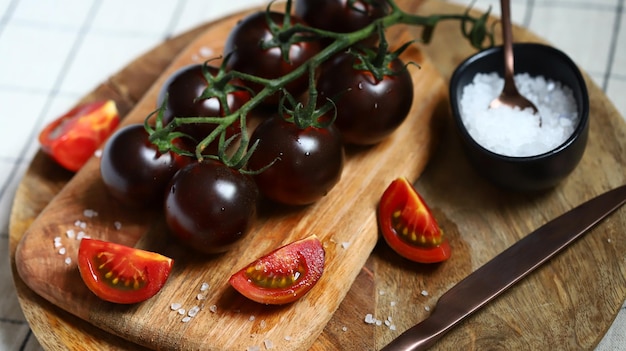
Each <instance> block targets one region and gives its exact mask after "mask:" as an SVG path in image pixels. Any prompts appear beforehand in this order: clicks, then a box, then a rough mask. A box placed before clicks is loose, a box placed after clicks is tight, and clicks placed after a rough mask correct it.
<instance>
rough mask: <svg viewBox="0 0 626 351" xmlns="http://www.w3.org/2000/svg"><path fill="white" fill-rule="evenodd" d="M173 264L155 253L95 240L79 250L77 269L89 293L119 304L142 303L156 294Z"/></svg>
mask: <svg viewBox="0 0 626 351" xmlns="http://www.w3.org/2000/svg"><path fill="white" fill-rule="evenodd" d="M173 263H174V261H173V260H172V259H171V258H169V257H165V256H163V255H160V254H158V253H155V252H150V251H145V250H141V249H136V248H132V247H128V246H125V245H121V244H116V243H112V242H108V241H102V240H96V239H89V238H84V239H82V240H81V243H80V247H79V248H78V269H79V271H80V276H81V277H82V279H83V281H84V282H85V284H86V285H87V287H88V288H89V290H91V291H92V292H93V293H94V294H95V295H96V296H98V297H99V298H101V299H103V300H105V301H109V302H114V303H119V304H132V303H138V302H142V301H145V300H147V299H149V298H151V297H152V296H154V295H155V294H156V293H158V292H159V290H161V288H162V287H163V285H165V282H166V281H167V278H168V277H169V275H170V272H171V270H172V265H173Z"/></svg>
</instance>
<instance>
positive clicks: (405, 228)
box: [378, 178, 451, 263]
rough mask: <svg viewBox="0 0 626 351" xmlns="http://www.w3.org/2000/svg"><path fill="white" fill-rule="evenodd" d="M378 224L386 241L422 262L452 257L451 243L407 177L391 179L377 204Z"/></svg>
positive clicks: (413, 259) (396, 249) (398, 250)
mask: <svg viewBox="0 0 626 351" xmlns="http://www.w3.org/2000/svg"><path fill="white" fill-rule="evenodd" d="M378 224H379V226H380V230H381V232H382V235H383V238H384V239H385V241H386V242H387V244H388V245H389V246H390V247H391V248H392V249H393V250H394V251H395V252H397V253H398V254H399V255H400V256H402V257H404V258H407V259H409V260H411V261H415V262H419V263H436V262H441V261H445V260H447V259H448V258H449V257H450V253H451V252H450V245H449V244H448V241H447V240H446V238H445V237H444V234H443V231H442V230H441V228H440V227H439V225H438V224H437V221H436V220H435V218H434V217H433V215H432V213H431V211H430V209H429V208H428V206H427V205H426V202H425V201H424V199H422V197H421V196H420V194H419V193H418V192H417V190H415V188H414V187H413V185H412V184H411V183H410V182H409V181H408V180H407V179H406V178H398V179H396V180H394V181H393V182H391V184H390V185H389V186H388V187H387V189H386V190H385V192H384V193H383V195H382V197H381V199H380V204H379V206H378Z"/></svg>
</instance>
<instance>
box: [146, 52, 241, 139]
mask: <svg viewBox="0 0 626 351" xmlns="http://www.w3.org/2000/svg"><path fill="white" fill-rule="evenodd" d="M203 66H204V67H205V68H206V70H207V71H208V73H209V74H212V75H215V74H216V73H217V72H218V68H217V67H213V66H209V65H206V66H205V65H203V64H193V65H189V66H186V67H183V68H180V69H179V70H177V71H176V72H174V73H173V74H172V75H171V76H170V77H169V78H168V80H167V81H166V82H165V84H163V86H162V88H161V90H160V92H159V95H158V99H157V104H158V107H161V106H162V104H163V101H164V100H165V97H166V96H167V104H166V106H165V110H164V111H163V123H164V124H167V123H169V122H171V121H172V120H173V119H174V117H223V116H225V115H226V111H227V110H226V108H225V106H222V104H221V103H220V101H219V100H218V99H217V98H216V97H211V98H208V99H204V98H202V99H200V98H199V97H200V96H201V95H202V93H203V92H204V90H205V89H207V88H208V87H209V86H210V83H209V82H208V81H207V79H206V77H205V75H204V69H203ZM229 83H230V84H232V85H234V86H243V85H244V84H243V82H241V81H239V80H237V79H234V80H232V81H230V82H229ZM250 97H251V96H250V92H249V91H247V90H236V91H233V92H229V93H228V94H227V95H226V100H227V104H228V111H230V112H231V113H232V112H234V111H237V110H238V109H239V108H240V107H241V106H242V105H243V104H245V103H246V102H248V100H250ZM214 129H215V124H209V123H192V124H183V125H181V126H179V127H178V130H180V131H181V132H184V133H186V134H188V135H190V136H192V137H193V138H195V139H196V140H197V141H200V140H202V139H204V138H205V137H206V136H208V135H209V134H210V133H211V132H212V131H213V130H214ZM239 130H240V129H239V125H238V123H234V124H232V125H231V126H230V127H229V128H228V129H227V136H232V135H234V134H236V133H238V132H239Z"/></svg>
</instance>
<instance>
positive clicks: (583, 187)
mask: <svg viewBox="0 0 626 351" xmlns="http://www.w3.org/2000/svg"><path fill="white" fill-rule="evenodd" d="M408 2H409V1H408V0H407V1H399V3H400V6H403V7H405V8H406V6H404V5H405V3H408ZM411 6H414V5H413V4H411ZM420 11H421V12H423V13H440V12H455V13H459V12H462V11H464V9H463V8H460V7H458V6H454V5H450V4H445V3H439V2H432V3H427V4H426V5H424V6H422V7H421V8H420ZM209 25H210V24H207V25H205V26H203V27H201V28H198V29H196V30H194V31H191V32H189V33H186V34H184V35H182V36H180V37H177V38H174V39H172V40H170V41H167V42H165V43H163V44H162V45H160V46H159V47H157V48H155V49H154V50H152V51H151V52H150V53H147V54H146V55H144V56H142V57H140V58H138V59H137V60H136V61H135V62H133V63H131V64H130V65H129V66H128V67H126V68H125V69H124V70H122V71H121V72H120V73H118V74H116V75H115V76H114V77H112V78H111V79H110V80H109V81H107V82H106V83H104V84H103V85H102V86H101V87H99V88H98V89H97V90H96V91H94V92H92V93H91V94H89V95H88V96H87V97H86V98H85V99H93V98H95V97H99V98H101V97H111V98H115V99H116V101H118V102H120V103H119V105H120V110H121V112H122V113H125V112H127V111H128V110H130V108H131V107H132V106H133V105H134V104H135V103H136V102H137V101H138V100H139V98H140V97H141V96H142V95H143V92H145V91H146V90H147V89H148V88H149V87H150V85H151V83H152V81H154V79H156V76H157V75H158V74H159V73H160V72H161V71H162V70H163V69H164V67H166V66H167V64H168V62H169V60H171V59H172V58H173V57H174V55H175V54H176V53H177V52H178V51H180V50H181V49H182V48H183V47H184V46H185V44H186V43H188V42H189V41H191V39H193V38H194V37H195V36H196V35H197V34H198V33H200V32H201V31H202V30H203V28H205V27H206V26H209ZM514 35H515V38H516V39H517V40H518V41H541V39H540V38H538V37H537V36H535V35H533V34H532V33H528V32H527V31H525V30H523V29H520V28H516V31H515V32H514ZM422 50H423V51H424V52H426V53H427V55H428V56H429V57H430V58H431V59H432V60H433V61H434V62H435V65H436V66H437V68H438V69H439V70H440V71H441V73H442V75H443V76H444V77H446V78H449V77H450V75H451V72H452V70H453V69H454V67H456V65H457V64H458V63H459V62H460V61H461V60H462V59H463V58H465V57H467V56H468V55H470V54H472V53H473V52H474V51H473V50H472V49H471V48H470V47H469V46H468V45H466V43H465V42H464V41H463V40H462V39H461V37H460V35H459V33H458V24H456V23H455V24H452V23H450V24H442V25H441V26H440V27H438V28H437V30H436V32H435V36H434V40H433V43H431V44H429V45H427V46H424V47H423V48H422ZM131 82H132V83H131ZM587 83H588V88H589V91H590V100H591V101H590V102H591V119H592V120H591V130H590V139H589V145H588V149H587V151H586V153H585V156H584V157H583V160H582V162H581V164H580V166H579V167H578V168H577V169H576V170H575V172H574V173H573V174H572V175H571V176H570V177H569V178H568V179H567V180H566V181H564V182H563V183H562V184H561V185H559V186H558V187H557V188H555V189H553V190H552V191H549V192H544V193H539V194H517V193H508V192H504V191H502V190H500V189H497V188H493V187H492V186H490V185H489V184H487V183H485V182H484V180H482V179H481V178H479V176H478V175H476V173H475V172H474V170H472V169H471V168H470V166H469V165H468V164H467V162H466V160H465V158H464V155H463V154H462V150H460V145H459V143H458V140H457V139H456V137H455V135H454V134H453V132H452V129H451V121H450V119H449V118H448V119H446V123H447V124H446V128H445V130H444V135H443V139H442V140H443V142H442V143H441V147H440V149H439V150H438V153H437V154H436V155H435V158H434V159H433V160H432V161H431V163H430V164H429V166H428V168H427V170H426V172H425V173H424V174H423V175H422V177H421V178H420V180H419V181H418V183H417V186H418V190H419V191H420V192H421V193H422V194H423V195H424V197H425V198H426V199H427V201H428V202H429V204H430V205H431V207H432V208H433V211H434V213H435V216H437V217H438V219H439V221H440V224H441V225H442V227H443V228H444V230H446V231H447V233H448V235H449V236H450V237H451V238H452V240H453V241H452V247H453V252H454V253H453V258H451V259H450V260H449V261H448V262H446V263H444V264H443V265H441V266H438V267H437V268H434V267H430V266H429V267H425V266H421V265H416V264H412V263H409V262H407V261H405V260H401V259H399V258H397V256H395V255H394V254H393V253H392V252H391V250H390V249H389V248H388V247H387V246H386V245H383V244H381V245H379V246H378V247H377V248H376V249H375V251H374V253H373V254H372V255H371V256H370V258H369V259H368V261H367V263H366V265H365V267H364V268H363V270H362V271H361V273H360V274H359V276H358V277H357V279H356V281H355V283H354V284H353V286H352V288H351V290H350V291H349V293H348V295H347V296H346V298H345V300H344V301H343V303H342V304H341V306H340V308H339V310H338V311H337V312H336V313H335V315H334V316H333V318H332V319H331V321H330V323H329V324H328V325H327V326H326V328H325V329H324V332H323V334H322V335H321V337H320V338H319V339H318V341H317V342H316V343H315V344H314V346H313V349H314V350H329V349H341V350H373V349H379V348H380V347H382V346H383V345H385V344H386V343H387V342H389V341H390V340H391V339H393V338H394V337H395V336H397V335H399V334H400V333H401V332H402V331H403V330H405V329H407V328H409V327H410V326H412V325H413V324H415V323H417V322H419V321H420V320H422V319H424V318H425V317H426V316H427V315H428V312H427V311H426V308H427V307H428V308H433V307H434V305H435V302H436V300H437V298H438V296H440V295H441V294H443V293H444V292H445V291H446V290H447V289H449V288H450V287H451V286H452V285H453V284H454V283H455V282H457V281H459V280H461V279H462V278H463V277H465V276H466V275H467V274H469V273H470V272H472V271H473V270H475V269H476V268H478V267H479V266H480V265H482V264H483V263H485V262H486V261H487V260H489V259H490V258H492V257H493V256H495V255H496V254H497V253H499V252H500V251H502V250H504V249H505V248H506V247H508V246H510V245H511V244H513V243H514V242H515V241H516V240H518V239H519V238H520V237H522V236H523V235H525V234H527V233H529V232H530V231H532V230H533V229H535V228H536V227H538V226H540V225H541V224H543V223H545V222H546V221H548V220H550V219H551V218H553V217H556V216H557V215H559V214H560V213H562V212H564V211H566V210H568V209H570V208H572V207H574V206H576V205H577V204H579V203H580V202H582V201H584V200H586V199H588V198H590V197H592V196H594V195H597V194H599V193H601V192H603V191H605V190H608V189H609V188H613V187H615V186H618V185H621V184H623V183H625V179H624V178H625V175H624V172H623V169H624V165H625V163H626V156H625V153H624V144H623V143H624V142H623V140H626V124H625V123H624V121H623V119H622V118H621V116H619V114H618V113H617V111H616V110H615V108H614V107H613V106H612V104H611V103H610V102H609V101H608V100H607V98H606V97H605V96H604V94H603V93H602V92H601V90H600V89H599V88H598V87H597V86H595V85H594V84H593V83H592V82H591V81H590V80H589V79H587ZM70 177H71V174H69V173H67V172H64V171H63V170H61V169H59V168H58V167H57V166H56V165H54V164H53V163H52V162H50V161H49V159H48V158H47V157H46V156H44V155H42V154H41V153H39V154H37V155H36V156H35V158H34V160H33V162H32V164H31V165H30V167H29V169H28V171H27V173H26V174H25V176H24V179H23V180H22V183H21V184H20V186H19V188H18V191H17V194H16V197H15V201H14V207H13V211H12V214H11V223H10V228H9V229H10V230H9V232H10V256H11V264H12V267H13V273H14V274H13V275H14V282H15V286H16V289H17V293H18V297H19V299H20V303H21V305H22V309H23V310H24V313H25V315H26V318H27V320H28V321H29V323H30V324H31V326H32V328H33V331H34V333H35V335H36V336H37V338H38V339H39V341H40V342H41V344H42V345H43V346H44V347H45V348H46V349H50V350H58V349H76V348H78V347H81V348H87V349H98V350H137V349H141V348H140V347H138V346H137V345H135V344H133V343H129V342H128V341H125V340H123V339H121V338H118V337H115V336H112V335H110V334H108V333H106V332H104V331H101V330H100V329H98V328H95V327H93V326H91V325H90V324H88V323H86V322H84V321H83V320H82V319H79V318H76V317H74V316H72V315H70V314H68V313H66V312H65V311H63V310H61V309H59V308H57V307H55V306H53V305H52V304H50V303H48V302H47V301H46V300H45V299H43V298H41V297H39V296H38V295H37V294H35V293H34V292H33V291H31V290H30V289H29V288H28V287H27V286H26V285H25V284H24V283H23V282H22V281H21V279H20V277H19V276H18V275H17V272H16V271H15V261H14V253H15V248H16V246H17V243H18V242H19V240H20V238H21V237H22V235H23V233H24V232H25V231H26V229H27V228H28V227H29V225H30V223H31V222H32V221H33V220H34V219H35V218H36V216H37V214H38V213H39V212H40V211H41V210H42V209H43V208H44V207H45V205H46V204H47V203H48V202H49V201H50V200H51V199H52V197H53V196H54V195H55V194H56V193H57V192H58V191H59V190H60V189H61V188H62V187H63V186H64V184H65V183H66V182H67V181H68V179H69V178H70ZM32 189H37V191H35V192H33V191H32ZM35 195H36V196H35ZM624 227H626V211H625V210H624V209H622V210H619V211H618V212H617V213H616V214H614V215H612V216H611V217H610V218H609V219H608V220H606V221H605V222H604V223H602V224H601V225H600V226H599V227H597V228H596V229H594V230H593V231H592V232H591V233H589V234H588V235H587V236H586V237H584V238H583V239H582V240H580V241H578V242H577V243H575V244H574V245H573V246H572V247H570V248H568V249H567V250H566V251H565V252H564V253H562V254H560V255H559V256H557V257H556V258H555V259H553V260H552V261H551V262H549V263H548V264H547V265H546V266H544V267H542V268H540V269H539V270H538V271H537V272H535V273H533V274H532V275H531V276H529V277H528V278H527V279H525V280H524V281H522V282H521V283H519V284H518V285H516V286H515V287H514V288H513V289H511V290H510V291H509V292H507V293H506V294H505V295H504V296H502V297H501V298H499V299H497V300H496V301H494V302H493V303H491V304H490V305H489V306H487V307H486V308H485V309H483V310H481V311H480V312H478V313H477V314H476V315H475V316H473V317H471V318H470V319H468V320H467V321H466V322H464V323H462V324H461V325H460V326H459V327H458V328H456V329H454V330H453V331H451V332H450V333H449V334H448V335H447V336H446V337H444V338H443V339H442V340H441V341H440V342H439V343H438V344H437V345H436V346H435V347H434V349H441V350H446V349H452V348H460V349H464V350H465V349H467V350H472V349H477V350H482V349H486V348H488V349H507V350H511V349H515V350H524V349H528V350H534V349H548V348H550V349H555V350H570V349H586V350H590V349H593V348H594V347H595V345H597V343H598V342H599V340H600V338H601V337H602V336H603V335H604V333H605V332H606V330H607V329H608V328H609V326H610V324H611V322H612V321H613V319H614V318H615V315H616V314H617V311H618V310H619V307H620V306H621V304H622V303H623V301H624V298H625V296H626V276H625V273H624V272H626V262H625V260H624V259H623V252H626V241H624V240H623V236H622V238H620V237H619V235H620V230H621V228H624ZM423 291H425V292H427V293H428V294H422V292H423ZM367 313H372V314H373V315H374V317H376V318H378V319H380V320H383V321H384V320H387V319H388V320H391V321H393V324H394V325H395V326H396V330H392V329H391V328H389V327H387V326H385V324H383V325H382V326H375V325H369V324H366V323H364V322H363V318H364V317H365V315H366V314H367ZM389 317H391V318H389Z"/></svg>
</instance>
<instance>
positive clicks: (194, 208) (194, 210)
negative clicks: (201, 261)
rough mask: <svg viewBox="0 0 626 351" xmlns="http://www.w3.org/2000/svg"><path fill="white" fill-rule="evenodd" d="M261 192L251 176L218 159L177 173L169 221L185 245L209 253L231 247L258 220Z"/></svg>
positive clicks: (170, 195)
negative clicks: (257, 213) (258, 204)
mask: <svg viewBox="0 0 626 351" xmlns="http://www.w3.org/2000/svg"><path fill="white" fill-rule="evenodd" d="M258 197H259V192H258V189H257V187H256V184H255V183H254V181H253V180H252V178H250V176H248V175H245V174H242V173H240V172H239V171H238V170H235V169H231V168H229V167H227V166H225V165H224V164H223V163H221V162H218V161H215V160H205V161H202V162H194V163H191V164H189V165H188V166H186V167H184V168H183V169H181V170H180V171H179V172H177V173H176V175H175V176H174V178H172V181H171V182H170V184H169V187H168V192H167V194H166V196H165V220H166V222H167V225H168V227H169V228H170V231H171V232H172V233H173V235H174V236H175V237H177V238H178V239H179V240H180V241H181V242H182V243H183V244H185V245H187V246H189V247H190V248H192V249H194V250H197V251H199V252H202V253H206V254H215V253H221V252H225V251H227V250H229V249H230V248H231V247H232V246H233V245H235V244H236V243H237V242H238V241H239V240H241V239H242V238H243V237H244V236H245V234H247V233H248V231H249V230H250V228H251V226H252V224H253V223H254V220H255V219H256V211H257V201H258Z"/></svg>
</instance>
